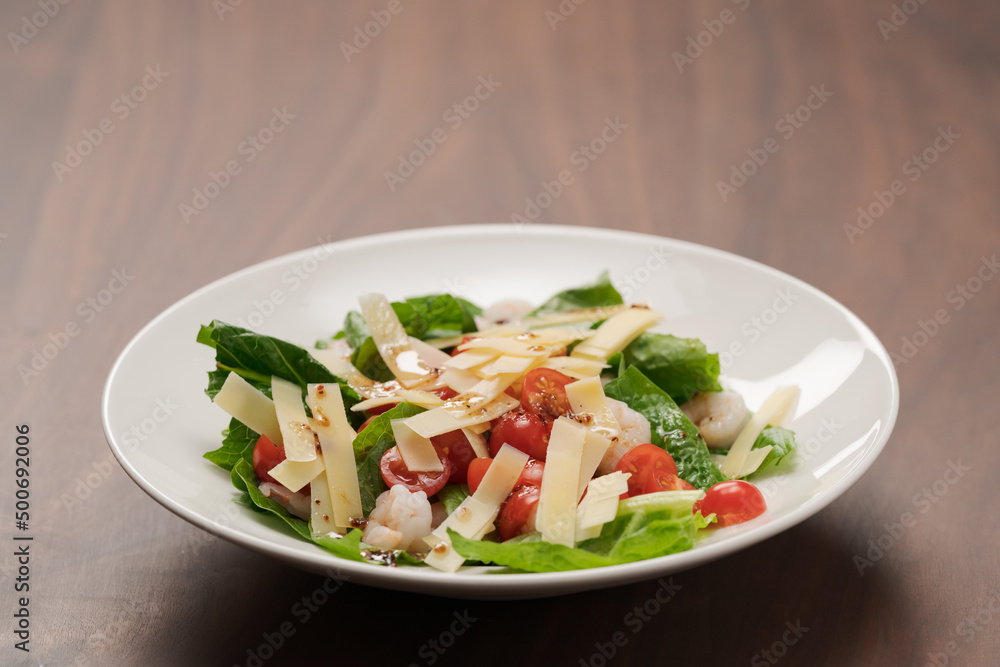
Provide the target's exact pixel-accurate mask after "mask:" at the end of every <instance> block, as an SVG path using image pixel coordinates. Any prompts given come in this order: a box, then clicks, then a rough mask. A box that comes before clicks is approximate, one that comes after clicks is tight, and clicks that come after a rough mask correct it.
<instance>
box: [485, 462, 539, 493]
mask: <svg viewBox="0 0 1000 667" xmlns="http://www.w3.org/2000/svg"><path fill="white" fill-rule="evenodd" d="M491 463H493V459H487V458H478V459H473V460H472V463H470V464H469V491H470V492H472V493H475V492H476V489H478V488H479V485H480V484H481V483H482V481H483V477H485V476H486V471H487V470H489V468H490V464H491ZM544 470H545V464H544V463H543V462H541V461H539V460H537V459H528V462H527V463H525V464H524V468H523V469H522V470H521V474H520V475H519V476H518V478H517V481H516V482H515V483H514V488H517V487H519V486H522V485H524V484H532V485H534V486H538V487H540V486H541V485H542V472H543V471H544Z"/></svg>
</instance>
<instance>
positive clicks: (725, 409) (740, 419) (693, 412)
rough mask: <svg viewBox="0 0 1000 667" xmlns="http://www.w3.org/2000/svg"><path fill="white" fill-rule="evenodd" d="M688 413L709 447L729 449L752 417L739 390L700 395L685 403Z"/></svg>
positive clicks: (684, 407) (682, 408)
mask: <svg viewBox="0 0 1000 667" xmlns="http://www.w3.org/2000/svg"><path fill="white" fill-rule="evenodd" d="M681 410H683V411H684V414H686V415H687V416H688V418H689V419H690V420H691V421H693V422H694V424H695V426H697V427H698V432H699V433H701V437H702V438H704V439H705V444H707V445H708V446H709V447H717V448H721V449H728V448H729V447H731V446H732V444H733V442H734V441H735V440H736V436H738V435H739V434H740V431H742V430H743V427H744V426H746V425H747V422H748V421H749V420H750V411H749V410H747V404H746V403H745V402H743V397H742V396H740V395H739V394H738V393H736V392H735V391H713V392H708V393H705V394H698V395H697V396H695V397H694V398H692V399H691V400H690V401H688V402H687V403H685V404H684V405H682V406H681Z"/></svg>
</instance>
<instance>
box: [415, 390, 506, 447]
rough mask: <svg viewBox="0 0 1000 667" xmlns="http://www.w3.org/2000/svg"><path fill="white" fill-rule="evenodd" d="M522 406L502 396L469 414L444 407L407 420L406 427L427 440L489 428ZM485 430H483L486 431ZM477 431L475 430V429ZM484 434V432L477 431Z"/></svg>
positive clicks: (504, 395)
mask: <svg viewBox="0 0 1000 667" xmlns="http://www.w3.org/2000/svg"><path fill="white" fill-rule="evenodd" d="M518 405H520V402H519V401H518V400H517V399H515V398H511V397H510V396H508V395H507V394H500V396H498V397H497V398H496V400H494V401H493V402H492V403H489V404H488V405H486V406H484V407H483V408H481V409H479V410H477V411H475V412H473V413H467V414H455V413H454V412H451V411H449V410H447V409H446V408H445V407H444V406H441V407H437V408H433V409H432V410H428V411H427V412H421V413H420V414H418V415H413V416H412V417H410V418H409V419H406V420H405V421H406V425H407V426H409V427H410V428H411V429H413V431H414V432H415V433H417V434H419V435H422V436H423V437H425V438H433V437H434V436H435V435H441V434H442V433H448V432H449V431H455V430H457V429H462V428H472V427H475V426H476V425H478V424H484V425H485V427H486V428H489V422H490V421H491V420H493V419H496V418H497V417H499V416H500V415H502V414H503V413H505V412H507V411H509V410H511V409H513V408H514V407H516V406H518ZM486 428H484V429H483V430H486ZM473 430H475V429H473ZM477 432H479V433H482V431H477Z"/></svg>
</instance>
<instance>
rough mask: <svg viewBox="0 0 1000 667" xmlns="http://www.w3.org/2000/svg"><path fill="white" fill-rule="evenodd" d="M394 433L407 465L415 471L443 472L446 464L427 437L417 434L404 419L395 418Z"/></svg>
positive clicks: (393, 422)
mask: <svg viewBox="0 0 1000 667" xmlns="http://www.w3.org/2000/svg"><path fill="white" fill-rule="evenodd" d="M390 423H391V424H392V435H393V437H395V439H396V448H397V449H398V450H399V455H400V456H401V457H402V459H403V463H405V464H406V467H407V468H408V469H409V470H411V471H413V472H441V471H442V470H444V464H443V463H442V462H441V459H440V458H438V455H437V450H435V449H434V445H433V444H431V441H430V440H429V439H427V438H424V437H422V436H419V435H417V434H416V433H414V432H413V429H411V428H410V427H409V426H407V425H406V421H405V420H403V419H393V420H392V421H391V422H390Z"/></svg>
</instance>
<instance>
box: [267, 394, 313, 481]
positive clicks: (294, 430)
mask: <svg viewBox="0 0 1000 667" xmlns="http://www.w3.org/2000/svg"><path fill="white" fill-rule="evenodd" d="M271 396H272V397H273V399H274V409H275V412H276V413H277V415H278V427H279V428H280V429H281V438H282V440H283V442H284V445H285V456H286V457H287V458H288V459H290V460H292V461H302V462H305V461H312V460H314V459H315V458H316V437H315V435H314V434H313V432H312V429H310V428H309V418H308V417H306V409H305V407H303V405H302V390H301V389H300V388H299V385H297V384H294V383H292V382H289V381H288V380H283V379H281V378H279V377H277V376H273V377H271Z"/></svg>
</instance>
